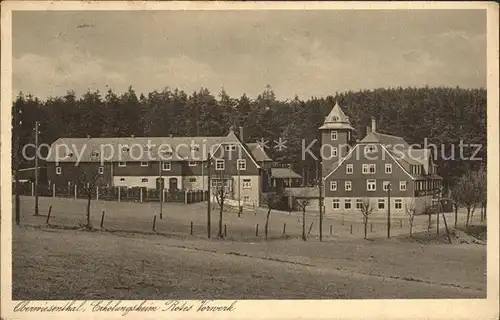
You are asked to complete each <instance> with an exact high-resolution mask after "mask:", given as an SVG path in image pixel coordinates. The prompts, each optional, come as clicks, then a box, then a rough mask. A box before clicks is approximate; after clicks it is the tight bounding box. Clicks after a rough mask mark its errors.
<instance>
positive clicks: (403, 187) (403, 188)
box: [399, 181, 406, 191]
mask: <svg viewBox="0 0 500 320" xmlns="http://www.w3.org/2000/svg"><path fill="white" fill-rule="evenodd" d="M399 190H400V191H406V181H399Z"/></svg>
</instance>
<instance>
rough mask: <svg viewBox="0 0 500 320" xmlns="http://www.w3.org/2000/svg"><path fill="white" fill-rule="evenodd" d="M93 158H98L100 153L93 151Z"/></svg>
mask: <svg viewBox="0 0 500 320" xmlns="http://www.w3.org/2000/svg"><path fill="white" fill-rule="evenodd" d="M90 156H91V157H92V159H96V158H97V157H98V156H99V153H98V152H96V151H92V154H91V155H90Z"/></svg>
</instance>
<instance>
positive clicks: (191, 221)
mask: <svg viewBox="0 0 500 320" xmlns="http://www.w3.org/2000/svg"><path fill="white" fill-rule="evenodd" d="M190 233H191V235H193V221H191V232H190Z"/></svg>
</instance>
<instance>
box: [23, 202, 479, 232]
mask: <svg viewBox="0 0 500 320" xmlns="http://www.w3.org/2000/svg"><path fill="white" fill-rule="evenodd" d="M86 205H87V202H86V201H85V200H83V199H77V200H75V199H68V198H50V197H40V198H39V208H40V213H41V214H42V216H40V217H34V216H33V213H34V198H33V197H21V215H22V217H21V221H22V223H23V224H28V225H39V224H44V223H45V221H46V215H47V213H48V211H49V207H50V206H52V210H51V218H50V223H51V224H54V225H64V226H76V225H78V224H84V223H86V220H85V219H86V218H85V212H86ZM102 211H105V218H104V228H105V229H108V230H124V231H136V232H151V231H152V224H153V216H154V215H156V216H157V217H156V231H157V232H160V233H168V234H189V233H190V228H191V222H192V223H193V234H194V236H198V237H206V219H207V213H206V211H207V210H206V203H198V204H190V205H185V204H179V203H166V204H164V206H163V219H160V205H159V203H133V202H115V201H92V204H91V217H92V224H93V226H94V227H97V228H99V227H100V221H101V214H102ZM478 216H479V214H476V216H475V217H474V218H475V219H476V221H477V220H478ZM427 220H428V219H427V216H417V217H416V218H415V225H414V231H415V232H419V231H424V230H427V223H428V222H427ZM211 221H212V224H211V225H212V228H211V230H212V236H216V235H217V231H218V221H219V209H218V208H215V209H213V210H212V214H211ZM265 221H266V210H265V209H264V208H257V210H256V212H253V211H248V210H245V211H244V212H243V214H242V216H241V217H238V215H237V212H236V210H228V211H226V212H224V217H223V224H224V225H226V230H227V237H226V238H227V239H234V240H255V239H261V238H263V237H264V224H265ZM447 221H448V224H449V225H450V226H451V224H452V221H453V219H452V214H447ZM463 221H464V214H463V212H461V214H460V223H461V224H463ZM311 223H312V228H311V232H310V235H309V236H310V238H311V239H317V238H318V236H319V217H318V214H317V213H308V215H307V218H306V232H308V231H309V228H310V227H311ZM285 224H286V225H285ZM257 225H259V227H258V229H259V230H258V231H259V233H258V235H257V236H256V229H257ZM391 225H392V227H391V235H394V236H397V235H402V234H408V232H409V231H408V221H407V220H405V219H394V220H393V221H392V223H391ZM432 226H433V228H434V227H435V226H436V221H435V216H432ZM440 227H441V228H442V229H443V232H444V223H443V221H442V219H441V223H440ZM351 228H352V234H351ZM283 229H285V233H286V236H287V237H292V238H297V237H300V235H301V233H302V214H301V213H297V212H294V213H291V214H289V213H285V212H278V211H273V212H272V213H271V218H270V221H269V237H270V238H282V237H283ZM330 230H331V231H332V234H331V235H330ZM363 231H364V226H363V224H362V222H361V214H360V213H359V212H356V211H355V210H353V212H352V213H351V214H350V215H346V216H344V217H341V216H326V217H325V218H324V221H323V235H324V237H325V239H338V238H360V237H361V238H362V237H363V236H364V234H363ZM368 232H369V235H368V237H369V238H377V237H384V236H386V234H387V229H386V221H385V220H384V219H373V221H370V225H369V226H368Z"/></svg>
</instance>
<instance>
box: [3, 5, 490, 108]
mask: <svg viewBox="0 0 500 320" xmlns="http://www.w3.org/2000/svg"><path fill="white" fill-rule="evenodd" d="M12 21H13V22H12V26H13V29H12V39H13V40H12V46H13V47H12V55H13V61H12V68H13V69H12V70H13V79H12V80H13V83H12V84H13V95H14V96H15V95H17V93H18V92H19V91H22V92H23V93H25V94H28V93H31V94H33V95H34V96H36V97H38V98H40V99H46V98H47V97H50V96H61V95H64V94H65V93H66V92H67V91H68V90H73V91H75V92H76V93H77V95H81V94H82V93H83V92H85V91H87V90H89V89H90V90H96V89H98V90H100V91H101V92H106V91H107V90H108V89H112V90H113V91H114V92H117V93H121V92H124V91H126V90H127V89H128V87H129V86H132V87H133V88H134V90H135V91H136V93H137V94H140V93H144V94H145V95H147V93H149V92H151V91H153V90H158V91H160V90H162V89H163V88H165V87H169V88H179V89H182V90H184V91H186V92H187V93H188V94H191V93H192V92H193V91H198V90H199V89H200V88H201V87H204V88H208V89H209V90H210V91H211V92H212V93H213V94H215V95H217V94H218V93H219V92H220V91H221V89H222V88H224V90H225V91H227V92H228V94H229V95H230V96H232V97H239V96H241V95H242V94H244V93H245V94H247V95H248V96H250V97H256V96H257V95H258V94H260V93H261V92H262V91H263V90H264V88H265V87H266V85H270V86H271V87H272V88H273V90H274V92H275V94H276V96H277V97H278V98H279V99H293V98H294V96H295V95H298V96H299V97H300V98H303V99H308V98H310V97H311V96H316V97H325V96H328V95H332V94H335V92H342V91H346V90H363V89H374V88H382V87H385V88H387V87H399V86H402V87H407V86H413V87H421V86H426V85H428V86H451V87H456V86H460V87H464V88H478V87H483V88H485V87H486V10H392V11H390V10H387V11H381V10H376V11H373V10H371V11H366V10H365V11H363V10H358V11H353V10H349V11H347V10H340V11H339V10H315V11H304V10H301V11H298V10H295V11H283V10H280V11H265V10H260V11H257V10H251V11H249V10H246V11H94V12H91V11H45V12H44V11H24V12H22V11H18V12H14V13H13V15H12Z"/></svg>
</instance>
